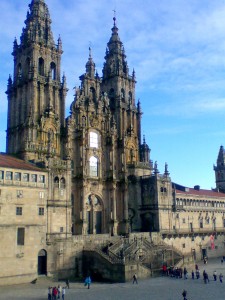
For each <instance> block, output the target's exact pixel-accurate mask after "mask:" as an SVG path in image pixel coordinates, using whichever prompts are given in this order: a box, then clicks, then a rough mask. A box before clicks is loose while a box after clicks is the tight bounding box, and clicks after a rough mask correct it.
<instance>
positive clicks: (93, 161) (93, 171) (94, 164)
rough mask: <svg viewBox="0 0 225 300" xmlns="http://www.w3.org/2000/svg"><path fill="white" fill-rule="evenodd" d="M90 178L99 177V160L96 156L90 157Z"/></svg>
mask: <svg viewBox="0 0 225 300" xmlns="http://www.w3.org/2000/svg"><path fill="white" fill-rule="evenodd" d="M90 176H91V177H97V176H98V159H97V157H95V156H91V157H90Z"/></svg>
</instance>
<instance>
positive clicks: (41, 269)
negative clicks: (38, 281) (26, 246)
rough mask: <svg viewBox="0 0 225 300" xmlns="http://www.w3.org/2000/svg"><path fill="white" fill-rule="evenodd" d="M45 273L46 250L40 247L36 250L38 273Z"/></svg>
mask: <svg viewBox="0 0 225 300" xmlns="http://www.w3.org/2000/svg"><path fill="white" fill-rule="evenodd" d="M46 274H47V252H46V251H45V250H44V249H42V250H40V251H39V252H38V275H46Z"/></svg>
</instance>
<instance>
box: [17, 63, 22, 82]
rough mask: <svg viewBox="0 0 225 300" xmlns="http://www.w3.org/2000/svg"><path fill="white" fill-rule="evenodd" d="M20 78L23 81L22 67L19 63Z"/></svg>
mask: <svg viewBox="0 0 225 300" xmlns="http://www.w3.org/2000/svg"><path fill="white" fill-rule="evenodd" d="M18 78H19V79H21V78H22V65H21V64H20V63H19V65H18Z"/></svg>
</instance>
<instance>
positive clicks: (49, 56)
mask: <svg viewBox="0 0 225 300" xmlns="http://www.w3.org/2000/svg"><path fill="white" fill-rule="evenodd" d="M62 53H63V51H62V43H61V39H60V38H59V39H58V43H57V45H56V44H55V42H54V39H53V35H52V31H51V19H50V15H49V11H48V7H47V5H46V4H45V2H44V0H32V2H31V4H30V5H29V10H28V12H27V17H26V21H25V27H24V28H23V31H22V34H21V37H20V42H19V43H18V42H17V40H16V39H15V41H14V47H13V52H12V55H13V57H14V75H13V78H12V77H11V76H10V77H9V80H8V88H7V92H6V93H7V95H8V124H7V153H8V154H16V155H18V156H20V157H21V158H22V159H25V160H29V161H34V162H37V161H43V160H44V159H45V158H46V156H47V157H62V156H63V155H64V151H63V148H62V144H63V134H62V133H63V131H64V127H65V115H64V114H65V113H64V112H65V97H66V93H67V88H66V78H65V76H63V78H62V81H61V80H60V77H61V70H60V66H61V55H62Z"/></svg>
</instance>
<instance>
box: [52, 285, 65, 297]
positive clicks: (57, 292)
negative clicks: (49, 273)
mask: <svg viewBox="0 0 225 300" xmlns="http://www.w3.org/2000/svg"><path fill="white" fill-rule="evenodd" d="M65 294H66V287H61V285H58V287H56V286H54V287H51V286H49V287H48V300H56V299H61V298H60V297H61V295H62V299H63V300H64V299H65Z"/></svg>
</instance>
